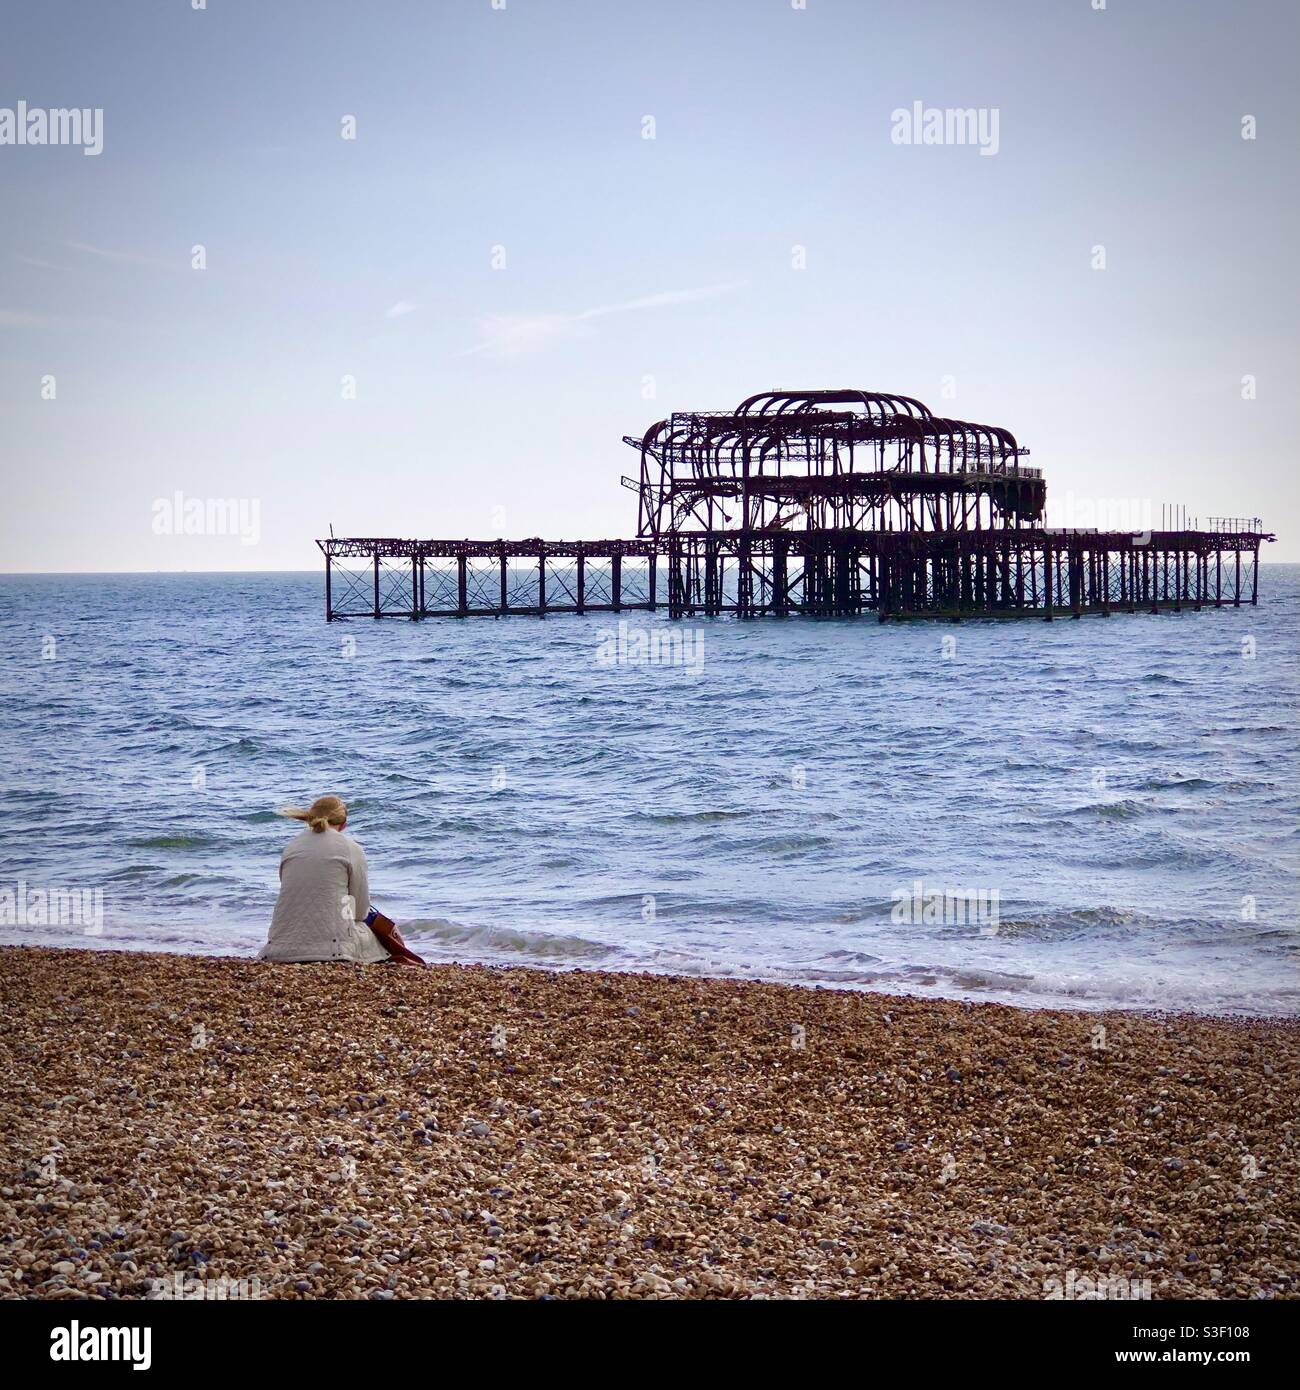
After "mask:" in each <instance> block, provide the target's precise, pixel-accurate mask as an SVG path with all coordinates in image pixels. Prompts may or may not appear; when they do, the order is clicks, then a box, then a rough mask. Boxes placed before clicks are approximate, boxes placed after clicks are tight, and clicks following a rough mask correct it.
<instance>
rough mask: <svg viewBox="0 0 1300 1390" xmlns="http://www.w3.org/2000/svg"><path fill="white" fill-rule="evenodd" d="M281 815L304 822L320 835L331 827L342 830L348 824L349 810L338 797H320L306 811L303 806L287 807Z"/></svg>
mask: <svg viewBox="0 0 1300 1390" xmlns="http://www.w3.org/2000/svg"><path fill="white" fill-rule="evenodd" d="M279 814H280V815H282V816H287V817H288V818H289V819H290V820H300V821H304V822H305V823H306V824H307V825H309V826H310V827H311V828H312V830H314V831H315V832H316V833H317V834H318V835H319V834H320V833H321V832H322V831H324V830H328V829H330V828H331V827H333V829H335V830H342V828H343V827H344V825H346V824H347V819H348V808H347V807H346V806H345V805H344V804H343V802H342V801H340V800H339V798H338V797H337V796H318V797H317V798H316V800H315V801H313V802H312V804H311V805H310V806H308V807H307V808H306V809H305V810H304V809H303V807H301V806H286V807H284V809H283V810H281V811H280V812H279Z"/></svg>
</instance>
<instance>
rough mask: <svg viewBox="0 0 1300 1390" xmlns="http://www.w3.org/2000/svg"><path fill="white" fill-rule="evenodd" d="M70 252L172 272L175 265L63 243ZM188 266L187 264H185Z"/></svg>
mask: <svg viewBox="0 0 1300 1390" xmlns="http://www.w3.org/2000/svg"><path fill="white" fill-rule="evenodd" d="M63 244H64V245H65V246H66V247H67V248H68V249H69V250H70V251H80V252H81V253H82V254H83V255H86V256H98V257H99V259H100V260H104V261H118V262H120V263H122V264H125V265H149V266H155V267H158V266H161V267H163V268H165V269H167V270H174V269H175V268H176V265H175V263H173V262H171V261H162V260H159V259H158V258H157V257H155V256H137V255H135V254H134V252H131V251H110V250H108V249H107V248H106V247H103V246H92V245H91V244H90V243H89V242H88V241H65V242H64V243H63ZM185 263H186V264H188V262H185Z"/></svg>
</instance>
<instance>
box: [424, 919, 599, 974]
mask: <svg viewBox="0 0 1300 1390" xmlns="http://www.w3.org/2000/svg"><path fill="white" fill-rule="evenodd" d="M402 935H403V936H405V937H406V938H407V940H408V941H411V942H412V944H413V945H414V943H415V942H416V941H417V940H418V941H419V942H420V943H421V945H425V944H430V943H432V944H435V945H438V946H444V947H453V946H455V947H468V948H470V949H471V951H472V952H475V953H477V952H479V951H485V952H489V953H491V954H493V955H506V956H527V957H530V958H533V959H535V960H536V961H538V962H539V963H540V962H541V961H544V960H601V959H604V958H606V957H608V956H615V955H618V954H619V952H618V948H617V947H614V946H606V945H604V944H603V943H602V942H599V941H591V940H588V939H587V938H586V937H582V936H563V935H557V934H552V933H550V932H542V931H526V930H520V929H517V928H515V927H490V926H477V927H472V926H465V925H463V924H461V923H459V922H449V921H447V920H446V919H445V918H441V917H430V918H415V919H414V920H412V921H409V922H403V923H402Z"/></svg>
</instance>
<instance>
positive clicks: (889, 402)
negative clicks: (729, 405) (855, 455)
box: [736, 387, 930, 420]
mask: <svg viewBox="0 0 1300 1390" xmlns="http://www.w3.org/2000/svg"><path fill="white" fill-rule="evenodd" d="M759 402H762V405H761V406H759V408H758V409H757V410H755V409H754V407H755V406H756V405H758V403H759ZM850 404H859V405H863V406H865V407H866V409H867V413H868V414H870V413H871V409H872V407H873V406H875V407H876V408H877V410H878V413H879V414H880V416H881V417H882V418H883V416H884V414H885V407H886V406H888V407H889V408H890V409H891V410H893V411H894V412H895V413H899V414H903V415H909V416H912V417H913V418H916V419H922V420H926V419H929V418H930V409H929V407H928V406H927V405H925V403H924V402H922V401H918V400H916V399H915V397H913V396H896V395H892V394H888V393H884V392H876V391H861V390H858V389H856V388H848V387H845V388H841V389H838V390H834V389H832V390H820V391H760V392H759V393H758V394H757V395H754V396H748V397H746V398H745V399H744V400H743V401H741V403H740V404H739V405H738V406H737V407H736V414H737V415H751V414H757V415H768V414H777V415H781V414H785V413H786V412H787V411H806V410H810V409H812V408H813V407H814V406H815V405H850ZM774 405H775V407H776V408H775V410H773V406H774ZM898 407H902V409H901V410H899V409H898Z"/></svg>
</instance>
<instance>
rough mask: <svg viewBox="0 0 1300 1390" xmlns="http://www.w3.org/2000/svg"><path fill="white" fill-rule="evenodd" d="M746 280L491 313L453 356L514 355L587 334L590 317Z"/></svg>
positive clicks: (689, 299) (706, 295)
mask: <svg viewBox="0 0 1300 1390" xmlns="http://www.w3.org/2000/svg"><path fill="white" fill-rule="evenodd" d="M748 284H749V281H748V280H730V281H727V282H726V283H725V284H721V285H701V286H699V287H698V288H696V289H690V290H665V291H663V292H662V293H660V294H647V295H642V296H641V297H640V298H638V299H624V300H621V301H620V302H619V303H617V304H598V305H596V306H595V307H594V308H591V309H583V310H582V311H581V312H580V313H576V314H493V315H490V316H489V317H488V318H486V319H484V320H483V322H482V324H481V331H482V335H483V341H482V342H480V343H477V344H475V346H474V347H471V348H466V349H464V351H462V352H458V353H457V354H456V356H457V357H475V356H478V355H479V354H484V355H486V356H489V357H518V356H519V355H521V354H522V353H526V352H536V351H539V350H540V349H542V348H545V347H550V346H551V345H553V344H555V343H558V342H563V341H568V340H572V339H575V338H586V337H591V336H592V334H593V333H594V331H595V330H594V329H592V328H589V327H588V326H587V325H588V324H589V323H590V321H591V320H592V319H598V318H606V317H608V316H609V315H610V314H632V313H639V312H641V311H642V310H644V309H662V308H665V307H667V306H668V305H671V304H694V303H696V302H697V301H699V300H701V299H713V298H715V297H716V296H718V295H721V294H729V293H730V292H731V291H732V290H739V289H744V288H745V287H746V286H747V285H748Z"/></svg>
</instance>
